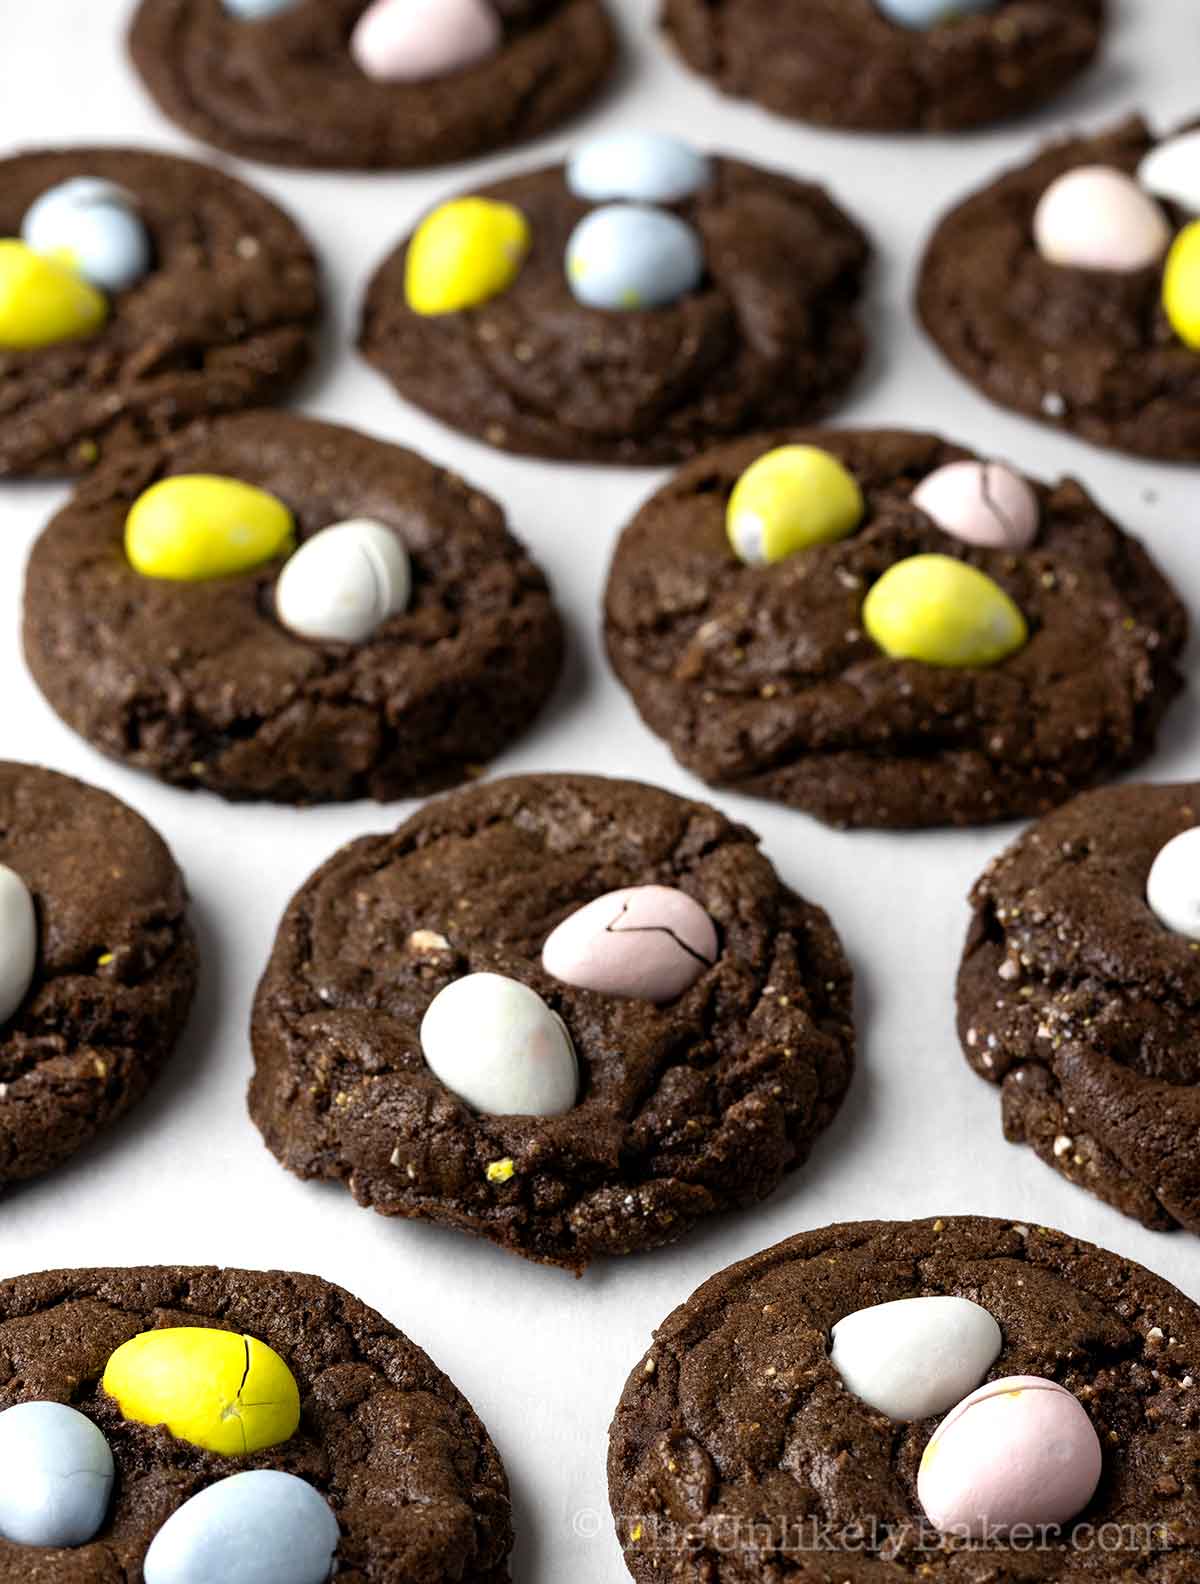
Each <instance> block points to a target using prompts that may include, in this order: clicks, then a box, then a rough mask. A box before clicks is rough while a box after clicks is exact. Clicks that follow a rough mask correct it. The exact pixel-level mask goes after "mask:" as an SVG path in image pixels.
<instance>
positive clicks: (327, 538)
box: [275, 517, 412, 643]
mask: <svg viewBox="0 0 1200 1584" xmlns="http://www.w3.org/2000/svg"><path fill="white" fill-rule="evenodd" d="M411 590H412V571H411V568H410V565H409V558H408V551H407V550H406V549H405V547H404V545H403V543H402V542H401V540H400V538H399V536H398V535H397V534H395V533H393V532H392V530H391V529H390V528H385V527H384V525H383V524H382V523H377V522H372V521H370V520H369V519H367V518H365V517H359V518H351V519H350V520H349V521H347V522H342V523H335V524H334V525H333V526H332V527H330V528H323V529H322V530H321V532H320V533H317V534H314V535H313V537H312V538H311V539H306V540H305V541H304V543H303V544H302V545H301V546H300V548H299V549H298V550H297V551H296V553H295V555H293V556H292V557H291V558H290V560H288V561H287V562H286V564H285V565H284V568H283V570H282V572H280V574H279V580H278V582H277V583H276V585H275V610H276V613H277V614H278V616H279V620H280V621H281V622H282V623H283V625H284V626H285V627H287V628H290V629H291V631H292V632H294V633H298V634H299V636H300V637H301V638H311V639H314V640H315V641H317V642H333V643H362V642H363V640H364V639H367V638H369V637H370V636H371V634H372V633H373V632H375V630H376V629H377V628H378V627H380V626H381V625H382V624H383V623H384V622H385V621H387V619H388V618H389V617H390V616H394V615H396V614H397V613H398V612H400V611H402V610H404V609H405V608H406V607H407V605H408V600H409V595H410V593H411Z"/></svg>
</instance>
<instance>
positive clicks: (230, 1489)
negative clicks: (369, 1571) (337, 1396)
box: [142, 1469, 340, 1584]
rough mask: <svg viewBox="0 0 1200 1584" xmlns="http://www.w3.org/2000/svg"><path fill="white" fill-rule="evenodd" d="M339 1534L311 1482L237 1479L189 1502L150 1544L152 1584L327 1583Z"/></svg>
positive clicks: (267, 1473) (145, 1570)
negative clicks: (218, 1582) (218, 1583)
mask: <svg viewBox="0 0 1200 1584" xmlns="http://www.w3.org/2000/svg"><path fill="white" fill-rule="evenodd" d="M339 1538H340V1531H339V1529H338V1521H337V1518H336V1517H335V1516H334V1513H333V1509H332V1508H331V1507H330V1505H329V1503H328V1502H327V1501H326V1500H325V1498H324V1496H322V1495H321V1493H320V1492H319V1491H317V1490H314V1489H313V1487H312V1486H311V1485H309V1484H308V1483H307V1481H305V1480H302V1479H297V1478H296V1476H295V1475H294V1474H284V1473H282V1472H280V1471H279V1470H277V1469H247V1471H246V1472H245V1473H244V1474H231V1475H230V1476H229V1477H228V1479H223V1480H218V1481H217V1483H216V1484H215V1485H209V1486H208V1487H207V1488H206V1489H205V1490H202V1491H200V1492H199V1494H198V1495H196V1496H193V1497H192V1498H191V1500H190V1501H186V1502H184V1504H183V1506H182V1507H179V1508H177V1509H176V1511H175V1512H173V1513H172V1514H171V1516H170V1517H169V1518H168V1519H167V1521H166V1523H165V1524H163V1526H162V1528H161V1529H160V1530H159V1531H158V1533H157V1534H156V1535H155V1536H154V1539H153V1540H152V1541H151V1542H150V1549H149V1550H148V1551H147V1552H146V1560H145V1562H144V1563H143V1564H142V1574H143V1577H144V1579H145V1584H217V1581H218V1580H219V1581H220V1584H325V1580H326V1579H327V1578H329V1577H330V1575H331V1574H332V1572H333V1559H334V1553H335V1552H336V1550H337V1546H338V1540H339Z"/></svg>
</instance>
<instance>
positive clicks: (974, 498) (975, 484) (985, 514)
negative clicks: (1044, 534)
mask: <svg viewBox="0 0 1200 1584" xmlns="http://www.w3.org/2000/svg"><path fill="white" fill-rule="evenodd" d="M912 503H913V505H914V506H919V507H920V509H921V510H922V511H923V512H924V513H925V515H926V516H927V517H932V518H933V520H934V522H935V523H937V525H938V527H939V528H940V529H941V530H942V532H943V533H948V534H951V535H953V537H954V538H955V539H961V540H962V541H963V543H964V544H971V545H983V546H986V547H987V548H990V549H995V550H1028V549H1029V547H1030V545H1031V544H1032V543H1033V541H1034V540H1035V539H1036V538H1037V532H1038V523H1039V520H1040V518H1041V511H1040V508H1039V506H1038V498H1037V496H1036V495H1035V494H1034V492H1033V489H1032V488H1031V487H1030V485H1029V484H1028V483H1026V481H1025V480H1024V479H1023V478H1022V477H1021V475H1020V474H1019V473H1014V472H1013V470H1012V468H1010V467H1005V466H1004V464H1003V462H951V463H949V464H948V465H947V466H946V467H940V468H938V469H936V471H934V472H933V473H930V474H929V475H928V476H927V477H926V478H923V479H922V480H921V482H920V483H919V484H918V485H917V487H916V489H915V490H914V491H913V493H912Z"/></svg>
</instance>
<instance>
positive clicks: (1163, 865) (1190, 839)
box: [1146, 826, 1200, 941]
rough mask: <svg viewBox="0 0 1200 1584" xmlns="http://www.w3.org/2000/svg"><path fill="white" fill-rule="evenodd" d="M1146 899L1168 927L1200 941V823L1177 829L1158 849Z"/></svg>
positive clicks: (1190, 938)
mask: <svg viewBox="0 0 1200 1584" xmlns="http://www.w3.org/2000/svg"><path fill="white" fill-rule="evenodd" d="M1146 900H1147V902H1148V903H1149V904H1150V907H1151V910H1152V911H1153V912H1154V914H1155V915H1156V917H1157V918H1158V920H1159V922H1160V923H1162V924H1165V925H1166V927H1167V929H1169V930H1173V931H1174V932H1175V934H1176V935H1184V936H1186V937H1187V939H1188V940H1194V941H1200V826H1196V827H1194V828H1193V829H1192V830H1185V831H1180V833H1179V835H1178V836H1173V837H1172V838H1171V840H1170V841H1169V842H1168V843H1167V844H1166V846H1165V847H1163V848H1162V849H1161V850H1160V851H1159V854H1158V856H1157V858H1155V860H1154V863H1153V865H1152V866H1151V869H1150V875H1149V878H1148V879H1147V881H1146Z"/></svg>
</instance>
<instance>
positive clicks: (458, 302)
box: [404, 198, 533, 317]
mask: <svg viewBox="0 0 1200 1584" xmlns="http://www.w3.org/2000/svg"><path fill="white" fill-rule="evenodd" d="M532 246H533V233H532V232H531V231H530V229H529V222H528V221H527V220H526V218H525V216H524V215H523V214H522V213H521V211H520V210H519V209H514V207H513V206H512V204H506V203H495V202H493V201H492V199H490V198H456V199H454V200H452V201H451V202H450V203H445V204H442V206H441V208H440V209H435V210H434V211H433V213H432V214H430V215H427V216H426V217H425V219H424V220H422V222H421V224H420V225H419V226H418V227H417V229H416V231H415V232H414V234H413V238H412V241H411V242H410V243H409V244H408V258H407V261H406V263H405V270H404V291H405V297H406V299H407V301H408V306H409V307H410V308H411V309H412V311H413V312H414V313H418V314H423V315H425V316H426V317H429V316H432V315H435V314H448V313H461V312H462V310H463V309H464V308H476V307H478V305H479V304H480V303H485V302H487V301H489V299H490V298H492V297H498V296H499V295H500V293H501V292H504V291H507V290H508V288H509V287H510V286H511V285H512V283H513V281H515V280H516V278H517V276H518V275H519V274H520V271H521V266H522V264H524V262H525V259H526V257H527V255H528V253H529V249H530V248H531V247H532Z"/></svg>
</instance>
